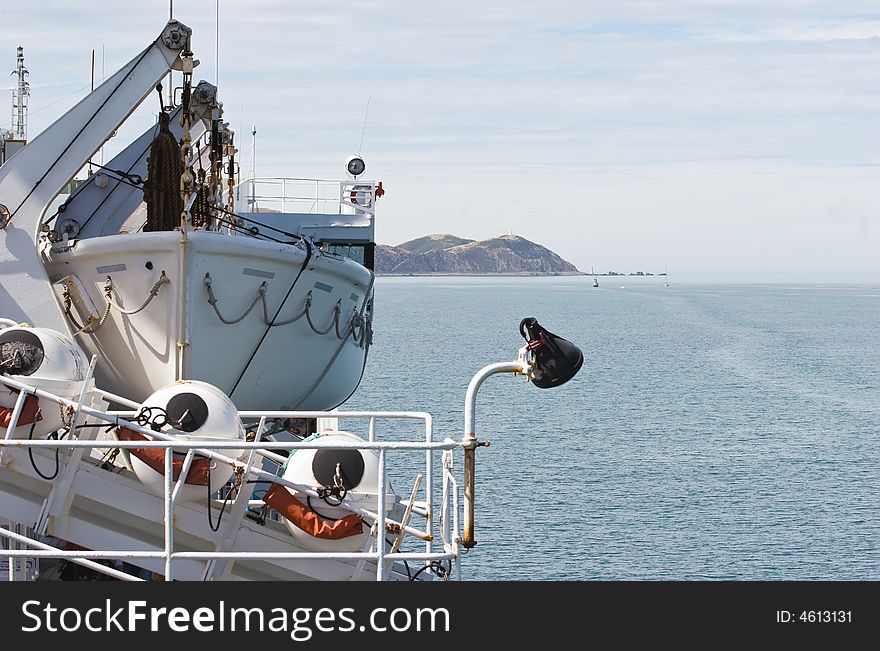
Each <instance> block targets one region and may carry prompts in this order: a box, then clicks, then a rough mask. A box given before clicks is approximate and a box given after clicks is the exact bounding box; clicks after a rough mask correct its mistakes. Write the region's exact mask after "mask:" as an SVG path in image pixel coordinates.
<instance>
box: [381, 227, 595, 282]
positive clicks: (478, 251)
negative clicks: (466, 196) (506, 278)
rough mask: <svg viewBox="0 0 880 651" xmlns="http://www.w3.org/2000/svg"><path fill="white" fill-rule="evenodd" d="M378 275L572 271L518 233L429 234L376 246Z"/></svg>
mask: <svg viewBox="0 0 880 651" xmlns="http://www.w3.org/2000/svg"><path fill="white" fill-rule="evenodd" d="M376 273H378V274H574V273H579V272H578V270H577V268H576V267H575V266H574V265H573V264H571V263H570V262H567V261H565V260H563V259H562V258H560V257H559V256H558V255H556V254H555V253H553V251H551V250H550V249H548V248H546V247H543V246H541V245H540V244H535V243H534V242H530V241H529V240H527V239H525V238H523V237H519V236H518V235H502V236H501V237H495V238H492V239H490V240H483V241H481V242H475V241H473V240H465V239H462V238H460V237H455V236H454V235H428V236H426V237H420V238H418V239H416V240H411V241H409V242H404V243H403V244H401V245H399V246H387V245H382V244H380V245H377V246H376Z"/></svg>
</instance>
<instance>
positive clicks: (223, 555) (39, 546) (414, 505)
mask: <svg viewBox="0 0 880 651" xmlns="http://www.w3.org/2000/svg"><path fill="white" fill-rule="evenodd" d="M0 383H2V384H4V385H6V386H8V387H10V388H12V389H15V390H17V391H18V392H19V394H18V398H17V402H16V405H15V407H14V408H13V411H12V414H11V417H10V421H9V423H8V426H7V428H6V432H5V438H4V439H0V457H2V455H3V453H4V452H5V451H7V450H9V449H11V448H12V449H14V448H29V449H31V450H33V449H35V448H36V449H39V448H49V449H55V450H58V449H67V450H70V452H69V453H68V455H67V457H66V458H65V459H64V461H63V462H62V463H60V464H59V470H58V472H57V474H56V477H55V478H54V479H52V480H51V483H52V484H53V486H52V489H51V492H50V494H49V496H48V497H47V498H46V501H45V503H44V504H43V508H42V510H41V513H40V516H39V518H38V521H37V523H36V525H35V526H34V527H33V528H32V529H33V533H34V535H33V536H26V535H22V534H20V533H16V532H15V531H10V530H9V529H6V528H3V527H0V537H3V538H6V539H8V540H11V541H14V542H16V543H19V544H22V545H24V546H25V547H29V549H7V550H4V551H2V555H3V556H7V557H9V559H10V565H9V566H10V570H9V578H10V580H12V579H13V578H14V575H15V573H14V565H15V564H14V563H13V559H15V558H16V557H24V558H42V557H50V558H61V559H68V560H71V561H73V562H75V563H78V564H80V565H84V566H87V567H89V568H91V569H94V570H97V571H100V572H103V573H105V574H107V575H110V576H112V577H114V578H118V579H123V580H140V579H139V578H138V577H135V576H133V575H131V574H128V573H126V572H122V571H120V570H116V569H113V568H110V567H107V566H104V565H103V564H101V563H96V562H95V561H96V560H103V559H112V560H124V559H162V560H163V561H164V573H163V576H164V579H165V580H166V581H171V580H173V579H174V570H175V568H174V561H176V560H183V559H188V560H206V561H209V565H210V568H209V571H206V576H205V578H206V579H209V578H211V573H212V572H213V570H214V569H215V568H216V564H217V563H222V562H223V561H239V560H284V561H289V560H337V561H359V563H358V565H357V566H356V569H355V571H354V572H353V574H352V579H359V578H360V576H361V574H362V572H363V571H364V569H365V565H366V563H367V562H370V561H373V562H375V564H376V574H375V578H376V580H377V581H383V580H387V579H388V578H389V576H390V574H391V572H392V569H393V567H394V566H393V564H394V562H396V561H421V562H423V563H424V564H425V565H427V566H429V567H435V564H437V563H442V562H444V561H445V562H447V563H448V569H447V570H446V576H447V578H449V577H454V578H460V576H461V568H460V551H461V548H460V545H459V541H460V536H459V528H458V484H457V482H456V480H455V477H454V476H453V474H452V455H453V452H454V451H455V450H456V449H459V448H465V447H466V445H467V443H466V442H465V441H464V440H463V441H454V440H452V439H448V438H447V439H445V440H444V441H434V440H433V420H432V417H431V415H430V414H428V413H425V412H391V411H358V412H354V411H352V412H308V411H272V412H253V411H241V412H239V415H240V417H241V418H242V419H243V420H250V421H253V420H257V427H256V430H255V431H256V433H255V439H254V440H253V441H242V440H227V441H218V440H212V441H210V442H206V441H182V440H178V439H175V438H174V437H173V436H170V435H168V434H165V433H162V432H157V431H154V430H153V429H152V428H149V427H145V426H142V425H140V424H138V423H137V422H133V421H132V420H130V419H131V418H133V417H134V415H135V413H136V412H135V411H103V410H101V409H98V408H96V407H94V406H92V405H94V404H100V399H101V398H108V397H114V398H119V397H118V396H114V394H110V393H107V392H102V391H100V390H97V389H94V388H93V387H90V381H87V383H86V386H89V387H90V388H91V390H89V391H87V390H86V387H84V389H83V393H82V395H81V396H80V399H79V401H78V402H76V401H72V400H68V399H66V398H63V397H60V396H57V395H54V394H52V393H49V392H47V391H44V390H41V389H36V388H35V387H33V386H30V385H27V384H24V383H22V382H19V381H17V380H14V379H12V378H9V377H6V376H0ZM27 395H33V396H35V397H36V398H37V399H38V400H40V401H43V400H50V401H54V402H56V403H58V404H59V405H60V406H61V407H63V408H68V409H69V410H72V416H71V417H70V423H69V431H71V432H78V436H79V438H76V439H70V440H47V439H33V440H32V439H15V438H13V433H14V432H15V429H16V427H17V426H18V421H19V417H20V415H21V412H22V407H23V404H24V401H25V398H26V396H27ZM123 400H124V399H123ZM123 405H124V406H129V407H131V406H133V405H134V403H132V401H127V400H126V401H125V402H124V403H123ZM328 417H329V418H337V419H346V420H347V419H361V420H366V421H367V427H368V438H367V440H366V441H362V442H354V441H352V442H341V441H336V442H331V443H327V442H322V441H319V440H313V441H300V442H288V441H269V440H266V441H263V440H260V437H261V436H262V433H263V432H264V431H265V430H266V424H267V422H268V421H269V420H270V419H291V418H328ZM87 418H93V419H97V421H98V422H97V423H88V425H89V426H88V427H84V428H78V425H80V420H83V419H87ZM380 419H408V420H417V421H422V422H423V423H424V430H425V437H424V440H423V441H379V440H376V439H377V437H376V422H377V420H380ZM96 426H97V427H96ZM104 426H113V427H124V428H126V429H129V430H132V431H135V432H139V433H140V434H143V435H145V436H147V437H148V438H149V439H150V440H146V441H143V440H142V441H122V440H112V439H109V440H108V439H96V438H92V437H94V436H95V434H96V429H97V428H100V427H104ZM93 448H101V449H112V448H119V449H130V448H141V449H143V448H162V449H164V450H165V451H166V453H165V455H164V458H165V465H164V491H163V503H164V517H163V529H164V545H163V547H162V549H155V548H153V549H149V550H97V549H96V550H63V549H59V548H57V547H53V546H52V545H49V544H47V543H45V542H42V541H41V540H38V539H37V538H38V537H41V536H44V535H45V534H46V532H47V528H48V519H49V517H50V516H55V517H58V516H59V515H60V514H63V509H64V508H67V509H69V508H70V506H71V505H72V502H73V500H72V491H73V480H74V477H75V475H76V472H77V470H78V469H79V465H80V462H81V460H82V457H83V454H84V453H85V452H86V451H88V450H91V449H93ZM305 449H357V450H375V451H376V452H377V456H378V466H379V468H378V471H379V472H378V475H379V476H378V481H377V498H376V499H377V502H376V510H375V511H371V510H369V509H365V508H362V507H360V506H357V505H355V504H351V503H349V502H346V501H344V500H343V502H342V503H341V504H340V506H341V507H342V508H345V509H348V510H350V511H352V512H353V513H358V514H360V515H361V516H363V518H364V520H365V522H368V523H372V527H371V536H370V540H369V541H368V543H367V544H366V545H365V546H364V549H363V550H362V551H360V552H314V551H306V552H265V551H263V552H259V551H232V550H229V549H223V548H222V547H223V546H222V545H221V548H220V549H215V550H214V551H174V532H175V525H174V505H175V501H176V499H177V497H178V496H179V494H180V491H181V489H182V488H183V485H184V482H185V480H186V475H187V472H188V470H189V467H190V464H191V462H192V460H193V457H194V456H195V455H196V454H198V455H201V456H205V457H208V458H210V459H212V460H214V461H215V462H217V463H222V464H227V465H230V466H232V467H233V468H234V469H236V471H237V472H238V473H239V474H240V476H241V477H242V478H243V480H246V481H241V482H240V484H239V488H238V491H237V495H236V497H235V499H234V500H233V501H232V502H230V512H229V514H228V515H227V518H228V519H227V521H226V529H225V530H223V531H221V533H220V535H219V536H218V539H219V540H221V541H227V540H232V539H233V537H234V536H233V535H232V534H234V532H235V530H236V529H237V528H238V527H239V526H240V525H241V523H242V521H243V518H244V517H245V513H246V510H247V509H248V508H249V507H253V506H258V507H262V506H265V503H264V502H263V501H262V500H255V499H252V497H253V491H254V487H255V485H256V482H257V481H264V482H272V483H275V484H280V485H282V486H284V487H287V488H290V489H292V490H295V491H297V492H298V493H302V494H305V495H308V496H310V497H316V498H317V497H319V495H318V494H317V492H316V490H315V488H314V487H312V486H306V485H302V484H298V483H295V482H291V481H288V480H285V479H284V478H283V477H280V476H279V475H278V474H277V473H271V472H268V471H266V470H263V469H262V459H269V460H271V461H275V462H278V463H279V464H281V463H283V462H284V461H285V460H286V457H284V456H283V455H281V454H279V452H282V451H287V452H288V453H289V454H292V453H293V451H295V450H305ZM169 450H171V451H172V454H168V451H169ZM222 450H234V451H235V454H237V455H241V456H244V455H243V454H242V453H243V452H247V460H246V461H242V460H241V459H240V458H237V457H233V456H228V455H226V454H223V452H222ZM412 450H423V451H425V470H424V480H425V481H424V496H425V499H424V501H417V500H416V499H415V498H416V496H417V492H418V488H419V484H420V483H421V480H422V476H421V475H419V476H418V477H417V479H416V484H415V486H414V489H413V492H412V495H411V496H410V499H409V501H408V502H406V503H401V505H402V506H404V507H405V517H404V518H402V519H401V520H402V521H395V520H393V519H392V518H390V517H389V516H388V514H387V513H386V488H385V487H386V478H387V476H388V473H387V468H386V454H387V453H388V452H397V451H412ZM174 452H180V453H185V455H186V456H185V459H184V463H183V466H182V468H181V469H180V472H179V475H178V479H177V480H175V479H174V473H173V466H172V460H173V456H174V454H173V453H174ZM437 453H440V454H442V458H443V475H442V485H443V493H442V500H441V504H440V507H441V508H440V522H439V523H438V525H439V530H440V534H441V535H440V542H441V545H442V549H438V550H435V549H434V535H433V533H432V530H433V528H434V523H433V513H434V509H433V499H434V495H433V466H434V463H433V461H434V455H435V454H437ZM0 463H2V461H0ZM65 504H66V507H65V506H64V505H65ZM412 514H416V515H419V516H421V517H423V518H424V519H425V522H426V524H425V528H424V529H418V528H416V527H413V526H411V525H410V524H409V517H410V515H412ZM389 532H390V533H391V534H392V535H396V536H397V540H396V541H395V543H394V544H393V545H392V548H391V550H390V551H386V549H385V534H386V533H389ZM404 535H410V536H412V537H415V538H416V539H419V540H421V541H422V542H423V543H424V551H417V552H401V551H399V550H398V548H399V544H400V541H401V540H402V539H403V537H404ZM373 547H375V549H373Z"/></svg>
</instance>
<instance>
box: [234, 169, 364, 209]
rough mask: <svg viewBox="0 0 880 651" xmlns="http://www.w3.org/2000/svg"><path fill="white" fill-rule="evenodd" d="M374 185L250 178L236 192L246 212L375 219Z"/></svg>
mask: <svg viewBox="0 0 880 651" xmlns="http://www.w3.org/2000/svg"><path fill="white" fill-rule="evenodd" d="M377 187H378V186H377V184H376V182H374V181H339V180H329V179H299V178H282V177H267V178H249V179H245V180H244V181H242V182H241V183H240V184H239V185H238V186H237V188H236V196H235V205H236V207H237V209H238V210H240V211H244V212H260V211H265V212H281V213H312V214H323V215H345V214H348V215H355V214H366V215H370V216H372V215H374V214H375V208H376V189H377Z"/></svg>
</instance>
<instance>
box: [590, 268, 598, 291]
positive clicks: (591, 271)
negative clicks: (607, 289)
mask: <svg viewBox="0 0 880 651" xmlns="http://www.w3.org/2000/svg"><path fill="white" fill-rule="evenodd" d="M590 273H591V274H593V287H598V286H599V279H598V278H596V273H595V272H594V271H593V268H592V267H590Z"/></svg>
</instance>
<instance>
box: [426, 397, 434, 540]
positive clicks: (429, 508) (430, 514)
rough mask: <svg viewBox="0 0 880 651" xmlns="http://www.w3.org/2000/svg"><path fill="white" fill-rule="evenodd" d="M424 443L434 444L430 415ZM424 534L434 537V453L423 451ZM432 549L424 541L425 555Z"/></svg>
mask: <svg viewBox="0 0 880 651" xmlns="http://www.w3.org/2000/svg"><path fill="white" fill-rule="evenodd" d="M425 442H426V443H433V442H434V420H433V418H432V417H431V415H430V414H425ZM425 481H426V482H427V483H426V484H425V504H426V508H425V532H426V533H427V534H429V535H430V536H433V535H434V452H433V451H432V450H425ZM433 549H434V545H433V542H432V541H431V540H426V541H425V553H427V554H430V553H431V552H432V551H433Z"/></svg>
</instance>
